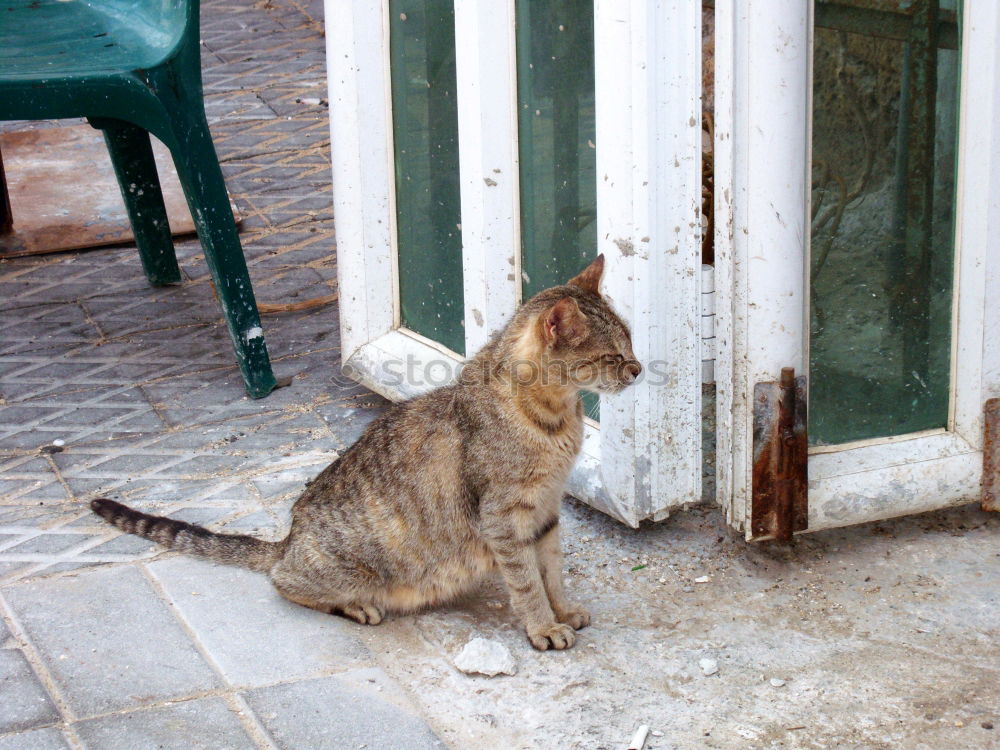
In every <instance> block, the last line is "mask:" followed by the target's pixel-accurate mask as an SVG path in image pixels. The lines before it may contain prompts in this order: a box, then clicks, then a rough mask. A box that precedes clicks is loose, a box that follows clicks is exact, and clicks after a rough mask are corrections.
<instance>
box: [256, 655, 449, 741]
mask: <svg viewBox="0 0 1000 750" xmlns="http://www.w3.org/2000/svg"><path fill="white" fill-rule="evenodd" d="M245 696H246V699H247V702H248V703H249V704H250V706H251V707H252V708H253V709H254V711H255V712H256V714H257V716H258V717H259V718H260V720H261V722H263V724H264V726H265V727H266V728H267V730H268V731H269V732H270V733H271V735H272V736H273V737H274V739H275V741H276V742H277V744H278V747H280V748H282V749H283V750H298V749H299V748H316V749H317V750H321V749H322V750H326V749H329V750H340V749H341V748H361V747H368V746H370V747H384V748H406V750H442V749H443V748H444V747H445V745H444V743H442V742H441V740H440V739H438V738H437V737H436V736H435V734H434V732H433V731H432V730H431V729H430V727H428V726H427V724H426V722H424V720H423V719H421V718H420V717H419V716H417V714H416V713H415V712H414V711H413V709H412V708H410V707H409V706H408V704H407V701H406V699H405V697H403V696H402V694H401V693H400V692H399V688H397V687H396V686H395V684H394V683H393V682H391V681H390V680H389V678H388V677H387V676H386V675H385V673H384V672H382V670H380V669H359V670H355V671H351V672H347V673H345V674H342V675H336V676H333V677H323V678H319V679H315V680H303V681H301V682H293V683H290V684H286V685H276V686H274V687H265V688H258V689H257V690H252V691H249V692H247V693H246V694H245Z"/></svg>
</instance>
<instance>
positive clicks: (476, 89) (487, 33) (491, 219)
mask: <svg viewBox="0 0 1000 750" xmlns="http://www.w3.org/2000/svg"><path fill="white" fill-rule="evenodd" d="M455 43H456V51H455V52H456V62H457V74H458V130H459V136H458V137H459V163H460V171H461V188H462V260H463V278H464V288H465V350H466V352H467V353H468V354H469V355H470V356H471V355H472V354H474V353H475V352H477V351H479V349H481V348H482V347H483V346H484V345H485V344H486V342H487V341H489V338H490V337H491V336H492V335H493V333H494V332H496V331H498V330H499V329H500V328H502V327H503V326H504V325H505V324H506V323H507V321H508V320H509V319H510V316H511V315H512V314H513V312H514V308H515V307H516V306H517V304H518V298H519V296H520V295H519V293H520V288H521V281H520V279H521V241H520V236H521V235H520V226H519V225H520V221H519V208H518V158H517V90H516V85H515V82H516V78H517V71H516V60H515V44H514V3H513V0H469V1H468V2H459V3H456V4H455Z"/></svg>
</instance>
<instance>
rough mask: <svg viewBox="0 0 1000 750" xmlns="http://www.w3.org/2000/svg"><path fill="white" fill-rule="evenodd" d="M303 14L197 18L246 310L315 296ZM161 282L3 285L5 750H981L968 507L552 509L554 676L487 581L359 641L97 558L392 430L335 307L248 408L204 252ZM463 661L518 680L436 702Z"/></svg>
mask: <svg viewBox="0 0 1000 750" xmlns="http://www.w3.org/2000/svg"><path fill="white" fill-rule="evenodd" d="M320 12H321V11H320V6H319V4H318V3H313V4H311V5H304V4H299V3H296V2H295V1H294V0H271V1H269V2H267V3H265V4H258V5H255V6H251V5H247V4H229V3H227V2H221V1H219V0H212V1H210V2H206V3H205V4H204V11H203V13H204V20H203V37H204V55H205V60H204V67H205V80H206V95H207V108H208V111H209V115H210V117H211V119H212V124H213V132H214V133H215V136H216V140H217V145H218V148H219V151H220V155H221V158H222V160H223V165H224V169H225V171H226V174H227V179H228V181H229V186H230V189H231V191H232V192H233V194H234V198H235V199H236V201H237V203H238V204H239V205H240V207H241V209H242V210H243V212H244V214H245V215H246V217H247V218H246V221H245V223H244V233H243V242H244V246H245V249H246V254H247V257H248V259H249V263H250V266H251V274H252V276H253V280H254V284H255V288H256V290H257V294H258V299H260V300H262V301H266V302H279V303H280V302H287V301H297V300H302V299H308V298H312V297H317V296H321V295H325V294H329V293H331V292H332V291H336V278H335V276H336V273H335V271H336V259H335V248H334V235H333V217H332V211H331V209H330V191H329V153H328V145H329V141H328V134H327V120H326V111H325V109H324V108H323V107H322V105H321V104H319V105H317V104H314V103H312V102H313V100H314V99H316V98H317V97H322V96H323V92H324V89H323V82H324V71H323V62H324V58H323V40H322V36H321V29H322V24H321V16H320ZM178 255H179V258H180V262H181V266H182V268H183V271H184V274H185V277H186V281H185V283H184V284H183V285H181V286H179V287H169V288H165V289H152V288H150V287H149V286H147V285H146V283H145V280H144V278H143V276H142V273H141V269H140V267H139V263H138V259H137V257H136V256H135V251H134V249H132V248H117V249H104V250H97V251H90V252H81V253H69V254H62V255H50V256H42V257H36V258H29V259H20V260H11V261H4V262H0V326H2V329H3V331H4V335H3V338H2V340H0V393H2V400H0V616H2V619H0V750H9V749H10V748H65V747H73V748H81V747H87V748H100V749H103V748H118V747H121V748H130V749H132V748H146V747H150V748H151V747H158V748H173V747H177V748H189V747H204V748H226V749H230V748H244V747H246V748H253V747H258V748H273V747H280V748H296V749H300V748H336V749H337V750H339V749H340V748H361V747H368V748H375V747H381V748H406V749H407V750H409V749H410V748H432V747H444V746H446V747H451V748H456V749H457V748H463V750H494V749H497V748H503V749H504V750H506V749H507V748H512V749H519V748H525V749H527V748H540V749H541V750H550V749H553V748H560V749H563V748H565V749H571V748H572V749H577V748H578V749H579V750H584V749H586V750H597V749H600V748H605V749H606V750H618V748H623V747H624V746H625V743H626V742H627V740H628V738H629V737H630V736H631V734H632V732H633V730H634V729H635V727H636V726H637V725H638V724H649V725H650V726H651V727H652V729H653V730H655V731H656V732H657V733H659V734H657V735H655V736H650V738H649V742H648V744H647V747H650V748H659V749H665V748H706V747H710V748H726V749H728V748H737V747H739V748H743V747H746V748H779V747H783V748H907V749H909V748H928V749H934V750H937V749H938V748H989V747H1000V729H994V728H992V727H993V725H994V724H997V722H998V721H1000V690H998V685H1000V651H998V648H997V642H998V637H1000V632H998V613H1000V608H998V604H1000V602H998V598H1000V575H998V572H997V571H998V569H1000V567H998V566H1000V536H998V531H1000V517H997V516H996V515H993V516H990V515H986V514H983V513H981V512H980V511H978V510H977V509H976V508H973V507H966V508H957V509H952V510H949V511H944V512H940V513H933V514H928V515H923V516H918V517H912V518H907V519H900V520H896V521H890V522H882V523H879V524H872V525H867V526H862V527H856V528H851V529H846V530H838V531H827V532H822V533H818V534H814V535H810V536H806V537H801V538H799V540H798V543H797V544H796V545H795V546H794V547H791V548H786V547H777V546H748V545H746V544H745V543H744V542H743V541H742V540H741V539H739V538H737V537H735V536H732V535H731V534H730V533H729V532H728V531H727V529H726V528H725V526H724V524H723V522H722V519H721V514H720V513H719V512H718V511H717V510H716V509H715V508H714V507H712V506H710V505H704V506H700V507H696V508H693V509H692V510H690V511H688V512H684V513H678V514H676V515H675V516H674V517H672V518H671V519H669V520H667V521H666V522H664V523H661V524H657V525H647V526H644V527H643V528H641V529H639V530H638V531H634V530H630V529H627V528H624V527H623V526H621V525H619V524H617V523H615V522H613V521H611V520H609V519H607V518H605V517H603V516H601V515H600V514H598V513H596V512H594V511H591V510H589V509H587V508H586V507H584V506H581V505H579V504H577V503H575V502H572V501H569V502H567V504H566V507H565V520H564V527H565V532H564V546H565V549H566V553H567V569H568V572H567V579H568V587H569V589H570V591H571V593H572V594H573V596H574V597H575V598H576V599H578V600H579V601H580V602H581V603H584V604H586V605H587V606H588V607H589V608H590V610H591V612H592V614H593V620H594V624H593V625H592V626H591V627H590V628H589V629H587V630H585V631H582V632H581V634H580V638H579V640H578V643H577V646H576V648H574V649H573V650H571V651H568V652H563V653H553V652H548V653H538V652H535V651H533V650H532V649H531V648H530V647H529V645H528V643H527V641H526V639H525V638H524V637H523V635H522V634H521V633H520V631H519V628H518V626H517V623H516V621H515V620H514V618H513V616H512V614H511V612H510V610H509V607H508V606H507V603H506V596H505V594H504V593H503V589H502V586H501V585H500V584H499V583H498V582H491V583H488V584H486V585H484V587H483V589H482V591H481V592H480V593H479V594H477V595H476V596H474V597H470V598H469V599H468V600H467V601H463V602H459V603H456V604H455V605H453V606H451V607H449V608H446V609H441V610H437V611H433V612H427V613H424V614H420V615H416V616H408V617H393V618H390V619H389V620H388V621H386V622H385V623H383V624H382V625H380V626H378V627H376V628H371V627H363V626H359V625H355V624H353V623H350V622H347V621H344V620H342V619H339V618H335V617H331V616H326V615H321V614H319V613H316V612H312V611H310V610H305V609H303V608H300V607H296V606H294V605H291V604H289V603H287V602H285V601H284V600H282V599H281V598H280V597H279V596H277V595H276V594H275V593H274V592H273V591H272V590H271V589H270V587H269V585H268V584H267V582H266V580H265V579H264V578H263V577H261V576H258V575H255V574H252V573H248V572H245V571H241V570H236V569H231V568H223V567H219V566H214V565H211V564H207V563H203V562H200V561H194V560H189V559H187V558H183V557H180V556H177V555H174V554H170V553H163V552H161V551H159V550H158V549H157V548H156V547H155V546H154V545H151V544H149V543H146V542H144V541H142V540H138V539H136V538H134V537H128V536H122V535H119V534H118V533H117V532H116V531H115V530H114V529H111V528H110V527H107V526H105V525H103V524H102V523H100V522H99V521H98V520H97V519H95V518H94V517H93V516H91V514H90V513H89V512H88V510H87V501H88V500H89V499H90V498H91V497H94V496H97V495H110V496H112V497H116V498H119V499H121V500H124V501H126V502H129V503H132V504H135V505H137V506H139V507H142V508H144V509H149V510H152V511H155V512H158V513H165V514H169V515H172V516H175V517H178V518H183V519H186V520H190V521H195V522H198V523H203V524H206V525H208V526H209V527H211V528H214V529H218V530H227V529H228V530H240V531H250V532H252V533H259V534H261V535H262V536H268V537H271V538H274V537H276V536H278V535H280V534H281V533H282V531H283V529H284V528H285V527H286V525H287V511H288V508H289V507H290V504H291V503H292V502H293V500H294V498H295V497H296V495H297V494H298V492H299V491H301V488H302V486H303V484H304V482H306V481H307V480H308V479H310V478H311V477H312V476H314V475H315V474H316V473H317V472H318V471H319V470H320V469H321V468H322V467H323V466H324V465H325V464H326V463H328V462H329V461H330V460H331V459H332V458H333V457H334V456H335V455H336V454H337V453H338V452H339V451H342V450H343V449H344V448H345V447H346V446H347V445H349V444H350V443H351V442H352V441H353V440H354V439H355V438H356V437H357V435H358V434H359V433H360V431H361V430H362V429H363V428H364V425H365V424H366V423H367V422H368V421H369V420H370V419H371V418H372V416H373V415H374V414H375V413H377V411H378V410H379V409H380V408H382V406H383V405H384V402H383V401H382V400H381V399H379V398H378V397H377V396H373V395H372V394H370V393H367V392H365V391H364V390H363V389H361V388H358V387H355V386H350V385H345V384H344V383H342V382H341V381H340V379H339V378H335V377H332V376H333V375H335V374H336V372H337V363H338V361H339V355H340V351H339V343H338V342H339V337H338V333H337V330H338V321H337V313H336V309H335V306H331V307H327V308H323V309H320V310H315V311H312V312H309V313H297V314H285V315H275V316H268V317H266V318H265V321H264V326H265V333H266V336H267V341H268V345H269V347H270V350H271V353H272V357H273V359H274V363H275V370H276V372H277V374H278V375H279V376H281V375H292V376H294V380H293V383H292V385H291V386H290V387H288V388H283V389H281V390H279V391H276V392H275V393H273V394H272V395H271V396H269V397H268V398H267V399H264V400H262V401H251V400H248V399H246V398H245V397H244V396H243V392H242V388H241V385H240V382H239V377H238V373H237V371H236V368H235V365H234V362H233V357H232V353H231V349H230V347H229V343H228V340H227V337H226V335H225V331H224V328H223V326H222V324H221V320H220V317H219V311H218V308H217V306H216V303H215V301H214V298H213V296H212V292H211V288H210V286H209V284H208V283H207V271H206V269H205V267H204V261H203V258H202V257H201V250H200V247H199V245H198V244H197V243H196V242H193V241H190V240H186V241H184V242H181V243H179V246H178ZM57 439H58V440H62V441H64V443H65V445H64V446H61V447H62V448H63V450H61V451H58V452H54V453H53V452H49V451H51V450H52V448H51V447H47V446H52V444H53V441H54V440H57ZM641 565H645V567H642V568H640V569H638V570H634V568H636V567H637V566H641ZM706 576H707V578H708V582H706V583H696V582H695V580H696V579H700V578H702V577H706ZM477 635H479V636H484V637H487V638H493V639H497V640H499V641H502V642H503V643H504V644H505V645H506V646H507V647H508V648H509V649H510V650H511V652H512V653H513V654H514V658H515V660H516V662H517V664H518V673H517V675H515V676H501V677H495V678H487V677H470V676H467V675H464V674H462V673H460V672H458V671H457V670H456V669H455V668H454V666H453V664H452V661H453V659H454V657H455V655H456V654H457V653H458V651H459V650H460V649H461V647H462V646H463V645H464V644H465V643H466V642H467V641H468V640H469V639H470V638H471V637H474V636H477ZM705 658H711V659H715V660H716V661H717V662H718V667H719V668H718V673H717V674H715V675H712V676H709V677H706V676H704V675H703V674H702V671H701V669H700V667H699V661H700V660H701V659H705ZM772 679H774V680H777V681H779V682H781V681H783V684H781V685H778V686H776V685H774V684H772V683H771V680H772Z"/></svg>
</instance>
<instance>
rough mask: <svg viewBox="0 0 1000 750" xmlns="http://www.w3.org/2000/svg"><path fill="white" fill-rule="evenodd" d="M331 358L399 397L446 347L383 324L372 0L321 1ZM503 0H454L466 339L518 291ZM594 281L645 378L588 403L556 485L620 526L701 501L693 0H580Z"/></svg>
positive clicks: (499, 315) (512, 114) (502, 316)
mask: <svg viewBox="0 0 1000 750" xmlns="http://www.w3.org/2000/svg"><path fill="white" fill-rule="evenodd" d="M325 10H326V18H327V19H328V22H327V26H326V30H327V64H328V76H329V89H330V96H329V101H330V124H331V150H332V158H333V184H334V209H335V213H336V221H337V256H338V274H339V285H340V322H341V343H342V349H343V354H342V356H343V361H344V364H345V368H348V371H349V372H350V373H351V375H352V376H353V377H355V378H356V379H358V380H359V381H360V382H361V383H363V384H364V385H366V386H367V387H369V388H371V389H372V390H374V391H376V392H378V393H380V394H382V395H384V396H386V397H388V398H390V399H401V398H408V397H411V396H414V395H417V394H419V393H421V392H424V391H425V390H427V389H428V387H429V386H430V385H433V384H431V383H426V382H424V383H412V382H405V381H404V380H403V379H401V378H400V377H398V373H399V365H398V363H399V361H400V360H406V359H407V358H412V360H413V361H415V362H420V363H427V362H431V361H435V360H437V361H442V360H443V361H446V362H448V363H450V364H451V365H452V366H454V367H455V368H457V367H458V366H459V364H460V361H461V357H460V356H459V355H458V354H456V353H454V352H451V351H449V350H447V349H446V348H444V347H442V346H440V345H438V344H436V343H435V342H432V341H429V340H428V339H427V338H425V337H423V336H420V335H419V334H416V333H414V332H412V331H409V330H407V329H406V328H405V327H403V326H402V325H401V323H400V315H399V305H398V296H399V291H398V290H399V284H398V277H397V273H398V272H397V263H396V244H395V242H396V240H395V238H396V221H395V205H394V202H395V190H394V185H393V174H394V170H393V148H392V118H391V96H390V88H389V86H390V82H389V24H388V12H389V10H388V1H387V0H326V8H325ZM514 21H515V15H514V0H455V27H456V66H457V89H458V111H459V115H458V117H459V164H460V171H461V176H460V179H461V201H462V240H463V248H462V253H463V272H464V293H465V318H464V322H465V336H466V351H467V352H469V354H470V355H471V354H472V353H474V352H476V351H477V350H478V349H479V348H481V347H482V345H483V344H484V343H486V341H487V340H488V338H489V337H490V336H491V335H492V333H493V332H495V331H496V330H498V329H499V328H501V327H502V326H503V325H504V324H505V323H506V322H507V320H508V319H509V318H510V315H511V314H512V312H513V310H514V309H515V307H516V306H517V304H518V303H519V301H520V290H521V270H520V257H521V248H520V226H519V224H520V222H519V216H520V207H519V203H518V201H519V185H518V169H519V166H518V146H517V68H516V58H515V36H514V32H515V26H514ZM595 29H596V31H595V52H596V73H595V75H596V81H597V92H598V93H597V107H596V116H597V124H596V129H597V139H596V140H597V171H598V175H599V178H598V185H597V205H598V219H597V222H598V236H599V244H600V250H601V251H602V252H604V253H605V256H606V259H607V270H606V273H605V281H604V290H605V293H606V295H607V296H608V297H609V298H610V299H611V300H612V301H613V303H614V304H615V306H616V308H617V309H618V310H619V312H621V313H622V315H623V316H624V317H625V318H626V319H627V320H629V321H630V322H631V324H632V328H633V348H634V350H635V352H636V355H637V356H638V358H639V359H640V361H642V362H644V363H646V364H647V366H648V365H650V364H651V363H655V364H654V365H653V366H654V367H655V368H656V372H657V373H658V380H657V381H656V382H654V381H653V380H652V379H650V380H643V381H642V382H641V383H639V384H637V385H635V386H633V387H631V388H630V389H628V390H626V391H625V392H624V393H623V394H621V395H618V396H608V397H602V398H601V424H600V426H598V425H597V424H595V423H592V422H590V421H589V420H588V423H587V425H586V427H585V439H584V449H583V453H582V455H581V458H580V460H579V461H578V463H577V466H576V468H575V469H574V472H573V475H572V477H571V480H570V492H571V493H572V494H573V495H575V496H576V497H578V498H580V499H582V500H584V501H585V502H587V503H589V504H590V505H592V506H594V507H596V508H598V509H600V510H602V511H604V512H605V513H608V514H609V515H611V516H613V517H615V518H618V519H619V520H621V521H623V522H625V523H627V524H629V525H631V526H638V524H639V521H641V520H643V519H654V520H659V519H662V518H664V517H666V515H667V514H668V513H669V511H670V510H671V509H673V508H676V507H680V506H683V505H687V504H689V503H693V502H697V501H699V500H700V499H701V388H700V386H701V370H702V364H701V354H700V338H701V260H700V256H701V216H700V204H701V161H700V159H701V106H700V95H701V91H700V89H701V2H700V0H634V1H633V2H621V0H596V2H595Z"/></svg>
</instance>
